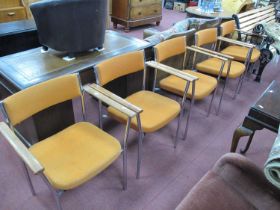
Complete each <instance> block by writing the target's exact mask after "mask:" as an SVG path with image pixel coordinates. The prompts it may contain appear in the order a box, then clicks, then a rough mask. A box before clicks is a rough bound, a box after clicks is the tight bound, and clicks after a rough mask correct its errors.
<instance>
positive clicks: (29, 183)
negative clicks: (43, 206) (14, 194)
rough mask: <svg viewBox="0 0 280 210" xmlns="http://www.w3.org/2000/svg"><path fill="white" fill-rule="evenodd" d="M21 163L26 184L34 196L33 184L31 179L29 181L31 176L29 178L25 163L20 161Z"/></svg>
mask: <svg viewBox="0 0 280 210" xmlns="http://www.w3.org/2000/svg"><path fill="white" fill-rule="evenodd" d="M22 164H23V168H24V174H25V176H26V179H27V182H28V185H29V187H30V190H31V193H32V195H34V196H35V195H36V192H35V190H34V186H33V184H32V181H31V178H30V174H29V172H28V169H27V167H26V165H25V163H22Z"/></svg>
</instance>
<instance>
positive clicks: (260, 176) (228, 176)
mask: <svg viewBox="0 0 280 210" xmlns="http://www.w3.org/2000/svg"><path fill="white" fill-rule="evenodd" d="M212 170H213V171H214V172H215V173H217V174H219V176H221V177H222V178H223V179H224V180H225V181H226V182H227V183H231V182H232V184H233V182H234V180H235V179H236V177H235V176H234V174H235V173H237V174H242V175H244V177H245V176H246V180H251V181H252V182H254V184H255V185H257V186H261V188H262V189H263V190H265V191H267V192H268V193H270V194H271V195H273V196H274V197H277V199H279V200H280V190H279V189H277V188H276V187H275V186H273V185H272V184H271V183H270V182H269V181H268V180H267V179H266V177H265V175H264V173H263V171H262V169H260V168H259V167H258V166H257V165H255V164H254V163H253V162H252V161H250V160H249V159H248V158H246V157H245V156H242V155H240V154H236V153H228V154H226V155H224V156H222V157H221V158H220V159H219V160H218V161H217V162H216V164H215V165H214V167H213V169H212ZM233 186H234V187H235V185H233Z"/></svg>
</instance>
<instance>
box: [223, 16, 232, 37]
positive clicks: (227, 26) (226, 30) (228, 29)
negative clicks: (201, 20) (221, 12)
mask: <svg viewBox="0 0 280 210" xmlns="http://www.w3.org/2000/svg"><path fill="white" fill-rule="evenodd" d="M234 31H235V21H234V20H231V21H227V22H224V23H222V24H221V36H226V35H228V34H232V33H233V32H234Z"/></svg>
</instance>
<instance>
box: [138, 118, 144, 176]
mask: <svg viewBox="0 0 280 210" xmlns="http://www.w3.org/2000/svg"><path fill="white" fill-rule="evenodd" d="M136 118H137V127H138V157H137V172H136V178H137V179H139V177H140V170H141V162H142V144H143V138H144V135H143V131H142V125H141V119H140V114H137V116H136Z"/></svg>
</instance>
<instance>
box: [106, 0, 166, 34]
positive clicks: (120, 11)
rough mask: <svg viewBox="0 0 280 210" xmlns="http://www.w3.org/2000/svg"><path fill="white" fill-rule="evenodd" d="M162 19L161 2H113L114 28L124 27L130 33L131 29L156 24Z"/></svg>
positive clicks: (112, 17) (132, 0)
mask: <svg viewBox="0 0 280 210" xmlns="http://www.w3.org/2000/svg"><path fill="white" fill-rule="evenodd" d="M161 19H162V2H161V0H113V2H112V16H111V20H112V22H113V24H114V28H117V25H118V24H120V25H123V26H124V27H125V31H126V32H128V31H129V30H130V27H135V26H140V25H144V24H149V23H153V22H156V24H157V25H159V24H160V21H161Z"/></svg>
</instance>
